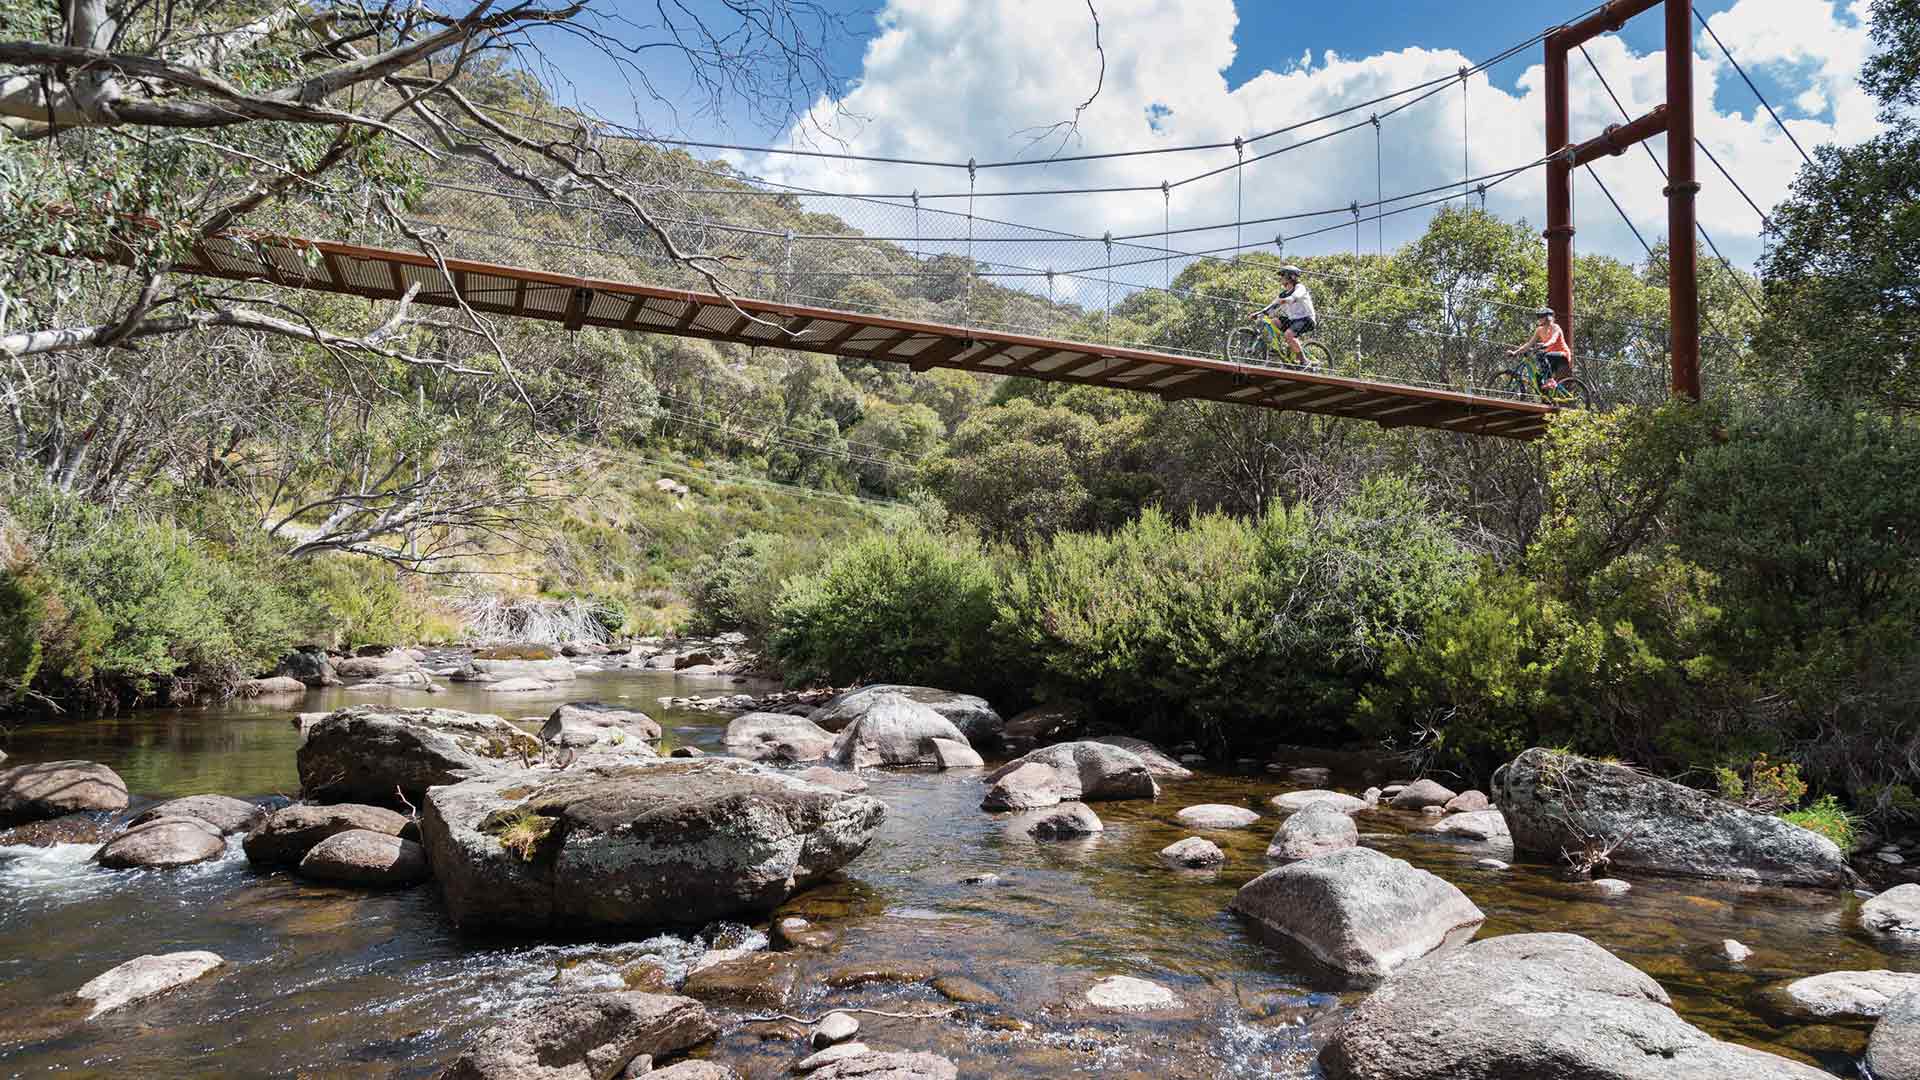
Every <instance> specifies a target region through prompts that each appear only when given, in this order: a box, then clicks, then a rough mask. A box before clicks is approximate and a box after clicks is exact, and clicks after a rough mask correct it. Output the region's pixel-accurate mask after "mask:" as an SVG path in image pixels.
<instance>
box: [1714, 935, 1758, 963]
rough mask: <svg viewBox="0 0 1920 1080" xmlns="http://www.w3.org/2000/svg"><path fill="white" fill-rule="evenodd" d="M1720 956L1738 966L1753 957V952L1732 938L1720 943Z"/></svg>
mask: <svg viewBox="0 0 1920 1080" xmlns="http://www.w3.org/2000/svg"><path fill="white" fill-rule="evenodd" d="M1720 955H1722V956H1724V957H1726V958H1727V959H1729V960H1731V961H1733V962H1734V963H1736V964H1738V963H1743V962H1744V961H1745V960H1746V959H1747V957H1749V956H1752V955H1753V950H1752V949H1749V948H1747V947H1746V946H1745V945H1742V944H1740V943H1739V942H1737V941H1735V940H1733V939H1732V938H1728V939H1727V940H1725V941H1722V942H1721V943H1720Z"/></svg>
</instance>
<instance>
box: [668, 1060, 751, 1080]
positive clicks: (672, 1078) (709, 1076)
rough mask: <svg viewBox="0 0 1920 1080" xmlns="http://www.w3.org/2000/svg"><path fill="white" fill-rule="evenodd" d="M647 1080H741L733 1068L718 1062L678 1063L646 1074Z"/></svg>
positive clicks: (696, 1061)
mask: <svg viewBox="0 0 1920 1080" xmlns="http://www.w3.org/2000/svg"><path fill="white" fill-rule="evenodd" d="M646 1076H647V1080H740V1074H739V1073H738V1072H735V1071H734V1069H733V1066H731V1065H722V1064H720V1063H719V1062H717V1061H698V1060H695V1061H678V1062H675V1063H674V1064H672V1065H669V1066H667V1067H666V1068H664V1069H655V1070H654V1071H652V1072H649V1073H647V1074H646Z"/></svg>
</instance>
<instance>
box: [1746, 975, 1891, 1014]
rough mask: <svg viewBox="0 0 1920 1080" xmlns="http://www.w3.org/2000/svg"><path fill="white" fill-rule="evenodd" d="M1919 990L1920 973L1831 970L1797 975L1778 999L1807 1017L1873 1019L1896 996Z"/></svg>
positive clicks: (1791, 1010) (1787, 1007)
mask: <svg viewBox="0 0 1920 1080" xmlns="http://www.w3.org/2000/svg"><path fill="white" fill-rule="evenodd" d="M1916 991H1920V974H1913V973H1911V972H1905V971H1887V970H1885V969H1881V970H1878V971H1829V972H1826V973H1825V974H1822V975H1809V976H1807V977H1806V978H1804V979H1795V980H1794V981H1792V982H1790V983H1788V984H1787V985H1786V986H1784V987H1782V988H1781V989H1780V990H1779V993H1778V995H1777V997H1776V998H1775V1002H1776V1003H1777V1004H1779V1005H1780V1006H1781V1007H1782V1008H1783V1009H1785V1011H1787V1012H1789V1013H1793V1014H1794V1015H1796V1016H1799V1017H1802V1018H1804V1019H1808V1020H1838V1021H1846V1020H1872V1019H1874V1018H1875V1017H1877V1016H1879V1015H1880V1014H1881V1013H1883V1012H1885V1011H1886V1009H1887V1006H1888V1005H1889V1004H1891V1003H1892V1002H1893V1001H1894V1000H1895V999H1897V998H1900V997H1903V996H1905V995H1907V994H1911V993H1914V992H1916Z"/></svg>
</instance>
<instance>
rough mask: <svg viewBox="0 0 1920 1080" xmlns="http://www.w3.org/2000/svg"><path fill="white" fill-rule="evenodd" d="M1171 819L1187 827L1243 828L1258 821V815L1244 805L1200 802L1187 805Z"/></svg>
mask: <svg viewBox="0 0 1920 1080" xmlns="http://www.w3.org/2000/svg"><path fill="white" fill-rule="evenodd" d="M1173 819H1174V820H1175V821H1178V822H1179V823H1180V824H1182V825H1185V826H1186V827H1187V828H1189V829H1244V828H1246V827H1247V826H1248V825H1251V824H1253V823H1254V822H1256V821H1259V820H1260V815H1259V814H1258V813H1256V812H1254V811H1252V810H1249V809H1247V808H1246V807H1244V806H1227V805H1225V804H1222V803H1201V804H1200V805H1199V806H1189V807H1187V808H1186V809H1185V810H1182V811H1180V812H1179V813H1177V814H1175V815H1173Z"/></svg>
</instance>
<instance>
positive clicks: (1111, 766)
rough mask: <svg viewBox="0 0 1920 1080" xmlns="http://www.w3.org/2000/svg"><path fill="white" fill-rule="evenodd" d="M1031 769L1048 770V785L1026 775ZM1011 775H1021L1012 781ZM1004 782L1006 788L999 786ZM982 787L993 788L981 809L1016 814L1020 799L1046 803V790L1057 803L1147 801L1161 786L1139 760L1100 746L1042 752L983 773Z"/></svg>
mask: <svg viewBox="0 0 1920 1080" xmlns="http://www.w3.org/2000/svg"><path fill="white" fill-rule="evenodd" d="M1033 765H1038V766H1042V767H1044V768H1046V769H1049V770H1050V771H1051V772H1052V774H1053V775H1052V777H1051V779H1048V778H1047V777H1046V775H1045V774H1043V773H1038V772H1035V771H1032V770H1030V769H1028V766H1033ZM1015 773H1019V774H1020V775H1019V776H1018V777H1014V774H1015ZM1009 778H1013V779H1012V780H1011V782H1009V783H1003V781H1007V780H1009ZM987 783H988V784H990V785H992V786H991V787H990V788H989V789H988V791H987V797H986V800H985V801H984V802H982V803H981V805H982V806H984V807H986V808H987V809H989V810H1007V809H1016V808H1017V806H1016V805H1015V800H1018V799H1021V798H1025V799H1045V798H1046V797H1047V795H1046V790H1047V789H1048V788H1051V790H1052V792H1053V794H1054V795H1055V796H1056V798H1055V800H1054V801H1056V802H1065V801H1068V800H1076V799H1077V800H1086V801H1095V800H1115V799H1151V798H1155V797H1157V796H1158V795H1159V794H1160V785H1159V784H1157V783H1155V782H1154V779H1153V774H1152V773H1151V772H1150V771H1149V770H1148V769H1147V763H1146V762H1145V761H1143V760H1141V759H1140V756H1139V755H1138V754H1135V753H1133V752H1132V751H1131V750H1124V749H1122V748H1120V747H1118V746H1111V745H1108V744H1107V743H1099V742H1070V743H1058V744H1056V745H1053V746H1047V747H1042V748H1041V749H1038V750H1034V751H1032V752H1030V753H1028V754H1026V755H1024V756H1022V757H1018V758H1015V759H1014V760H1012V761H1010V762H1008V763H1007V764H1005V765H1002V766H1001V767H1000V768H998V769H995V770H994V771H993V772H990V773H988V774H987ZM1037 805H1041V806H1046V805H1051V804H1049V803H1046V802H1040V803H1038V804H1037Z"/></svg>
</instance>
